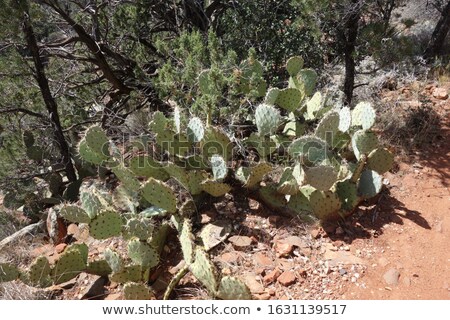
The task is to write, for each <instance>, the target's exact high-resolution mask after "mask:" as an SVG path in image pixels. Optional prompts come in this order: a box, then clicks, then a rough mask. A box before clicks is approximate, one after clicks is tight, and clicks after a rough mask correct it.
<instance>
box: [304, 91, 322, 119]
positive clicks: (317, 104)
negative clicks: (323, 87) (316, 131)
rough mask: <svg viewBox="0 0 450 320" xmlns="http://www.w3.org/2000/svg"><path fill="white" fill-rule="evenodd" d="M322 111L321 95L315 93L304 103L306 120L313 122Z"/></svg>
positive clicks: (318, 92)
mask: <svg viewBox="0 0 450 320" xmlns="http://www.w3.org/2000/svg"><path fill="white" fill-rule="evenodd" d="M321 109H322V94H321V93H320V91H317V92H316V93H315V94H314V95H313V96H312V97H311V99H309V101H308V102H307V103H306V119H307V120H313V119H315V118H316V116H317V114H318V113H319V111H320V110H321Z"/></svg>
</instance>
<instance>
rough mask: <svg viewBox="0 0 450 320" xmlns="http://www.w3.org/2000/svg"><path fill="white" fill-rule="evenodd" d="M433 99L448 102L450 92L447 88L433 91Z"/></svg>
mask: <svg viewBox="0 0 450 320" xmlns="http://www.w3.org/2000/svg"><path fill="white" fill-rule="evenodd" d="M433 97H435V98H436V99H439V100H446V99H447V98H448V92H447V90H446V89H445V88H435V89H434V90H433Z"/></svg>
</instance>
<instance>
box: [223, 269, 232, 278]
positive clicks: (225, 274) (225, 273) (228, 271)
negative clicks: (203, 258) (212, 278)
mask: <svg viewBox="0 0 450 320" xmlns="http://www.w3.org/2000/svg"><path fill="white" fill-rule="evenodd" d="M222 274H223V275H224V276H229V275H230V274H231V269H230V268H223V269H222Z"/></svg>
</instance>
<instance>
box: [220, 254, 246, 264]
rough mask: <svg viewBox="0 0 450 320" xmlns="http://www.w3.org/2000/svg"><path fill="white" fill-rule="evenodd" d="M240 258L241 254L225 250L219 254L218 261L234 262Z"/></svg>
mask: <svg viewBox="0 0 450 320" xmlns="http://www.w3.org/2000/svg"><path fill="white" fill-rule="evenodd" d="M240 260H242V254H240V253H238V252H225V253H224V254H222V255H220V257H219V261H220V262H225V263H230V264H236V263H238V262H239V261H240Z"/></svg>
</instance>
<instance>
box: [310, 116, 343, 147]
mask: <svg viewBox="0 0 450 320" xmlns="http://www.w3.org/2000/svg"><path fill="white" fill-rule="evenodd" d="M338 131H339V113H337V112H336V111H330V112H328V113H327V114H326V115H324V117H323V118H322V120H320V122H319V124H318V125H317V127H316V131H315V133H314V134H315V135H316V136H317V137H319V138H320V139H322V140H325V141H327V142H329V144H330V145H332V142H333V141H334V140H335V139H336V138H337V134H338Z"/></svg>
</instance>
